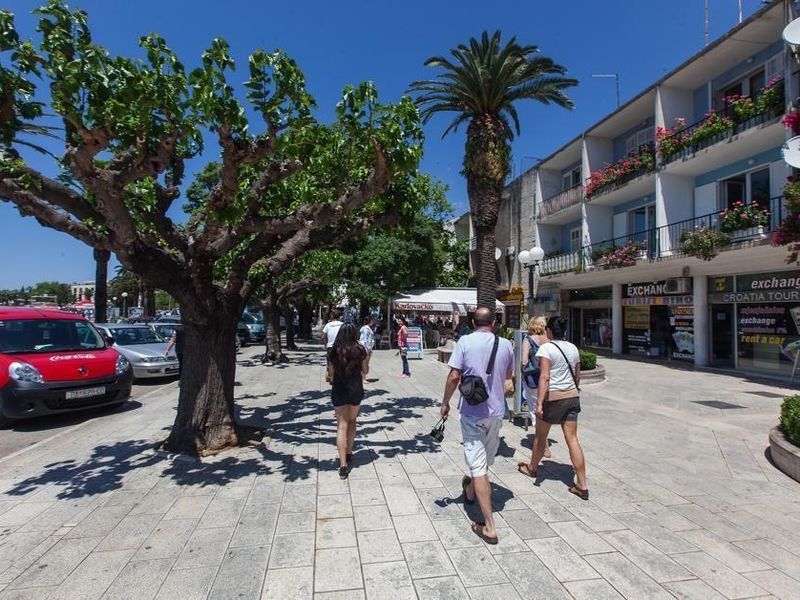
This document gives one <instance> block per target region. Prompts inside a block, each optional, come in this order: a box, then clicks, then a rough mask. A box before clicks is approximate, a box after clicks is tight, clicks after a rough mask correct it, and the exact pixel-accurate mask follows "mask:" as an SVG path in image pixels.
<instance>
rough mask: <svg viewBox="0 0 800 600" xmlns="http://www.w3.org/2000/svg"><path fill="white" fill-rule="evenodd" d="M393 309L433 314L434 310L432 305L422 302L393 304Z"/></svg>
mask: <svg viewBox="0 0 800 600" xmlns="http://www.w3.org/2000/svg"><path fill="white" fill-rule="evenodd" d="M394 307H395V308H396V309H397V310H418V311H429V312H433V311H435V310H436V309H435V308H434V306H433V304H425V303H422V302H395V303H394Z"/></svg>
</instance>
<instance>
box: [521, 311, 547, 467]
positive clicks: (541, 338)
mask: <svg viewBox="0 0 800 600" xmlns="http://www.w3.org/2000/svg"><path fill="white" fill-rule="evenodd" d="M549 341H550V340H549V338H548V337H547V319H545V318H544V317H534V318H532V319H531V320H530V321H528V335H526V336H525V339H524V340H523V341H522V352H520V360H521V362H522V365H521V367H522V371H521V372H522V374H523V377H522V381H523V384H524V387H525V400H527V401H528V411H529V412H530V414H531V421H532V425H533V426H534V427H536V412H535V411H536V395H537V392H538V388H539V376H538V374H536V376H530V375H527V376H526V375H525V369H526V368H528V367H529V366H533V367H538V365H539V359H538V358H536V352H537V351H538V350H539V348H540V347H542V346H543V345H544V344H546V343H547V342H549ZM550 456H551V455H550V448H549V447H548V446H545V448H544V457H545V458H550Z"/></svg>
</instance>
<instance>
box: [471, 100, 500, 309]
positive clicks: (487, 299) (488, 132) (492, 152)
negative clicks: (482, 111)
mask: <svg viewBox="0 0 800 600" xmlns="http://www.w3.org/2000/svg"><path fill="white" fill-rule="evenodd" d="M508 157H509V147H508V143H507V142H506V138H505V134H504V131H503V128H502V124H501V123H500V121H499V120H498V119H497V118H496V117H494V116H492V115H482V116H480V117H476V118H474V119H473V120H472V122H470V124H469V127H468V128H467V144H466V154H465V157H464V170H465V171H466V176H467V194H468V196H469V208H470V213H472V215H471V216H472V222H473V225H474V226H475V234H476V237H477V246H478V264H477V265H476V267H477V268H476V273H477V276H476V280H477V281H476V283H477V288H478V307H485V308H489V309H491V310H492V311H494V310H495V302H496V299H497V284H498V278H497V264H496V261H495V258H494V251H495V246H496V237H495V227H496V225H497V217H498V214H499V213H500V201H501V199H502V197H503V182H504V181H505V177H506V175H507V173H508Z"/></svg>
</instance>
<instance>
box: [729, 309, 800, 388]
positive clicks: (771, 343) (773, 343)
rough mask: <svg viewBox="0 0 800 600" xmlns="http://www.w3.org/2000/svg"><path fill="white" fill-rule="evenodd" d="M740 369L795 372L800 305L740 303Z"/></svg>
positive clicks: (738, 324)
mask: <svg viewBox="0 0 800 600" xmlns="http://www.w3.org/2000/svg"><path fill="white" fill-rule="evenodd" d="M736 324H737V329H738V342H739V368H741V369H758V370H765V371H778V372H786V373H787V374H788V373H791V370H792V366H793V365H794V359H795V356H796V355H797V352H798V347H800V335H798V332H800V305H797V304H794V305H792V304H739V305H738V306H737V310H736Z"/></svg>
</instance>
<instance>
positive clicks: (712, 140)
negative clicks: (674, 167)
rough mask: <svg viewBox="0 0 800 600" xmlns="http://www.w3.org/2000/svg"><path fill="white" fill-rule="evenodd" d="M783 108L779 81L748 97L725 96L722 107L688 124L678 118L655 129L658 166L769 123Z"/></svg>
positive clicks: (781, 113)
mask: <svg viewBox="0 0 800 600" xmlns="http://www.w3.org/2000/svg"><path fill="white" fill-rule="evenodd" d="M785 110H786V107H785V101H784V91H783V81H778V82H776V83H774V84H772V86H768V87H766V88H764V90H762V92H761V93H760V94H759V95H758V96H757V97H755V98H753V99H752V100H751V99H750V98H747V97H741V96H736V97H731V98H728V99H726V103H725V107H724V109H723V110H720V111H713V110H712V111H711V112H710V113H708V114H707V115H706V116H705V117H703V119H701V120H700V121H698V122H697V123H694V124H692V125H689V126H688V127H686V126H685V125H684V124H683V121H682V120H678V123H677V124H676V125H675V127H673V128H672V129H667V130H665V129H660V130H659V131H658V132H657V138H658V156H659V167H664V166H666V165H668V164H670V163H672V162H675V161H676V160H679V159H687V158H690V157H691V156H692V155H694V154H696V153H697V152H700V151H701V150H705V149H706V148H710V147H711V146H714V145H715V144H718V143H719V142H722V141H725V140H727V139H729V138H731V137H732V136H735V135H737V134H740V133H742V132H745V131H747V130H749V129H753V128H754V127H758V126H760V125H764V124H767V123H770V122H771V121H773V120H775V119H777V118H778V117H780V116H781V115H783V114H784V112H785Z"/></svg>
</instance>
